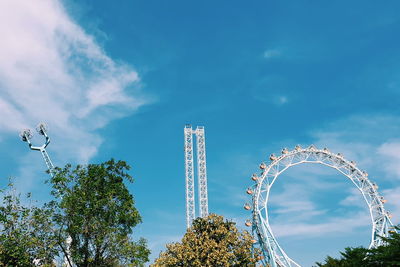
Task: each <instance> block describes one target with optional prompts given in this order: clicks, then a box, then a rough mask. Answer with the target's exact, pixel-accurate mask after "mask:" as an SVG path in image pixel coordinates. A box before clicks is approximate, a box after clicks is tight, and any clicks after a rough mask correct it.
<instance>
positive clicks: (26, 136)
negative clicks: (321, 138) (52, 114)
mask: <svg viewBox="0 0 400 267" xmlns="http://www.w3.org/2000/svg"><path fill="white" fill-rule="evenodd" d="M36 131H37V132H38V133H39V134H40V135H43V136H44V137H45V143H44V144H43V145H41V146H33V145H32V143H31V141H30V139H31V138H32V136H33V135H32V133H31V130H30V129H25V130H23V131H22V132H21V133H20V137H21V139H22V141H24V142H27V143H28V145H29V148H30V149H31V150H37V151H40V153H41V154H42V156H43V159H44V162H45V163H46V166H47V168H48V169H49V174H50V176H52V177H53V176H54V165H53V163H52V162H51V159H50V157H49V154H47V151H46V147H47V146H48V145H49V144H50V137H49V136H48V135H47V126H46V124H44V123H39V124H38V126H37V127H36Z"/></svg>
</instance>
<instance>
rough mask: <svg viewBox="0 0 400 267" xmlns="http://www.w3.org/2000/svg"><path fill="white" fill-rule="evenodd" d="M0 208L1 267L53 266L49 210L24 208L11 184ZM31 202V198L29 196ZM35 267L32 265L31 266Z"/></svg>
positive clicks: (54, 251)
mask: <svg viewBox="0 0 400 267" xmlns="http://www.w3.org/2000/svg"><path fill="white" fill-rule="evenodd" d="M3 193H4V197H3V203H2V204H3V205H2V206H1V207H0V266H22V267H25V266H35V265H40V266H54V263H53V262H54V259H55V258H56V257H57V256H58V250H57V239H56V238H55V236H54V235H53V234H52V233H53V227H54V225H53V222H52V219H51V218H52V210H51V209H49V208H48V207H47V206H45V207H43V208H38V207H27V206H24V205H22V204H21V200H20V195H18V194H16V193H15V190H14V189H13V185H12V184H11V183H10V184H9V187H8V191H6V192H3ZM28 199H30V195H28ZM34 263H35V264H34Z"/></svg>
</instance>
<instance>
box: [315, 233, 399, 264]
mask: <svg viewBox="0 0 400 267" xmlns="http://www.w3.org/2000/svg"><path fill="white" fill-rule="evenodd" d="M396 229H397V232H396V231H392V232H391V234H390V236H389V237H387V238H385V237H384V238H382V239H383V240H384V241H385V245H383V246H379V247H377V248H373V249H366V248H363V247H358V248H346V249H345V252H341V253H340V254H341V258H340V259H335V258H332V257H329V256H328V257H327V258H326V259H325V262H324V263H316V264H317V266H319V267H358V266H365V267H388V266H391V267H392V266H400V227H399V226H397V227H396Z"/></svg>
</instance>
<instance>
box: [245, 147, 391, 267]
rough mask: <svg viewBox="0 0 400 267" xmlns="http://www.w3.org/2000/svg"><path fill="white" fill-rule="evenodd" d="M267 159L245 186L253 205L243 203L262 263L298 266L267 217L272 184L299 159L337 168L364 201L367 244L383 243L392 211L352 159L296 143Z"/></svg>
mask: <svg viewBox="0 0 400 267" xmlns="http://www.w3.org/2000/svg"><path fill="white" fill-rule="evenodd" d="M270 161H271V162H270V163H269V164H266V163H261V164H260V169H261V174H260V175H257V174H253V176H252V180H253V181H255V182H256V183H255V184H254V185H253V186H252V187H250V188H248V189H247V193H248V194H250V195H252V205H250V204H245V206H244V208H245V209H246V210H252V220H251V221H250V220H248V221H247V222H246V225H247V226H251V227H252V230H253V235H255V236H257V239H258V241H256V240H255V247H257V248H259V249H260V250H261V252H262V257H261V262H262V264H264V266H271V267H277V266H279V267H292V266H300V265H299V264H297V263H296V262H295V261H293V260H292V259H291V258H289V257H288V256H287V255H286V253H285V252H284V250H283V249H282V248H281V247H280V246H279V244H278V242H277V241H276V239H275V237H274V235H273V233H272V230H271V227H270V225H269V219H268V207H267V205H268V199H269V194H270V190H271V187H272V185H273V184H274V182H275V181H276V179H277V178H278V176H279V175H280V174H282V173H283V172H284V171H285V170H287V169H288V168H290V167H292V166H295V165H298V164H302V163H317V164H322V165H325V166H328V167H331V168H333V169H336V170H338V171H339V172H340V173H342V174H343V175H345V176H347V177H348V178H349V179H350V180H351V181H352V182H353V184H354V185H355V186H356V187H357V188H358V190H359V191H360V192H361V194H362V196H363V197H364V200H365V201H366V203H367V205H368V208H369V211H370V216H371V221H372V233H371V243H370V245H369V248H375V247H378V246H380V245H383V244H384V241H383V240H382V238H381V237H388V236H389V230H391V228H393V224H392V222H391V220H390V217H391V215H390V214H389V213H388V212H387V211H386V210H385V208H384V206H383V204H384V203H385V202H386V200H385V199H384V198H383V197H382V196H380V195H379V193H378V191H377V189H378V186H377V185H376V184H375V183H372V182H371V181H370V180H369V179H368V174H367V173H366V172H365V171H361V170H360V169H359V168H357V166H356V164H355V163H354V162H353V161H348V160H346V159H344V158H343V155H341V154H340V153H338V154H334V153H332V152H330V151H329V150H328V149H326V148H324V149H317V148H316V147H315V146H313V145H311V146H310V147H308V148H301V147H300V146H296V147H295V149H294V150H292V151H289V150H287V149H283V150H282V155H280V156H275V155H273V154H272V155H271V156H270Z"/></svg>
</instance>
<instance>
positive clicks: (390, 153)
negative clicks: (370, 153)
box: [378, 142, 400, 178]
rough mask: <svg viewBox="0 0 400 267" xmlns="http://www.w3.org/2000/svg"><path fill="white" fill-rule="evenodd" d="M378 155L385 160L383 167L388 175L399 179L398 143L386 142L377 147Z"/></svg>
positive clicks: (399, 151)
mask: <svg viewBox="0 0 400 267" xmlns="http://www.w3.org/2000/svg"><path fill="white" fill-rule="evenodd" d="M378 154H379V155H381V156H382V157H384V158H385V159H386V160H385V161H384V162H383V167H384V168H385V170H386V172H387V173H388V174H389V175H392V176H394V177H398V178H399V177H400V143H399V142H387V143H384V144H382V145H380V146H379V147H378Z"/></svg>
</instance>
